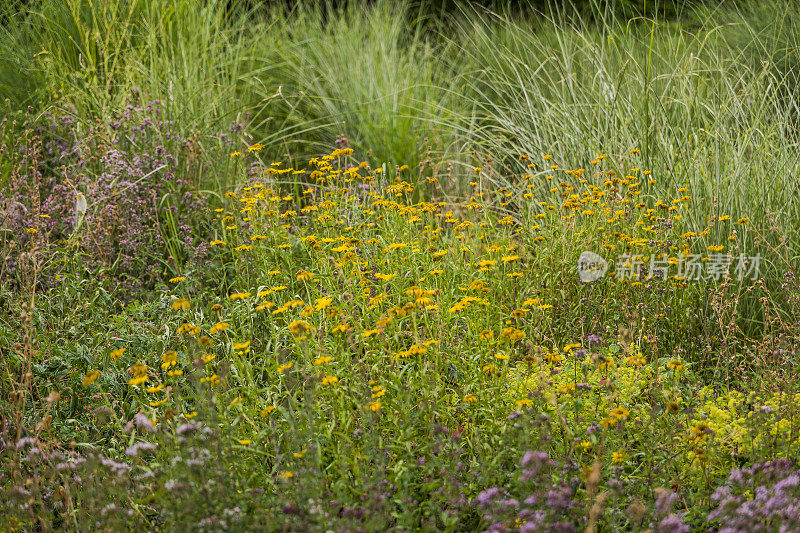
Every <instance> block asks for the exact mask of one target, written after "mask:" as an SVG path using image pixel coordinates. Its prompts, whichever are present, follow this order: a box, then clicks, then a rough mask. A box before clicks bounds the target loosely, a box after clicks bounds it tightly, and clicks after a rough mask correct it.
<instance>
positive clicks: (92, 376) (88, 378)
mask: <svg viewBox="0 0 800 533" xmlns="http://www.w3.org/2000/svg"><path fill="white" fill-rule="evenodd" d="M99 377H100V371H99V370H89V371H88V372H86V375H85V376H84V377H83V381H81V385H83V386H84V387H88V386H89V385H91V384H92V383H94V382H95V381H97V378H99Z"/></svg>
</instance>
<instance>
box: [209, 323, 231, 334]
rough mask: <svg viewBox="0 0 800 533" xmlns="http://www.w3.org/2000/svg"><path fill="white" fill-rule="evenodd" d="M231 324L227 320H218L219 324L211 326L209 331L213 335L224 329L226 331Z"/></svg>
mask: <svg viewBox="0 0 800 533" xmlns="http://www.w3.org/2000/svg"><path fill="white" fill-rule="evenodd" d="M229 326H230V324H228V323H227V322H218V323H217V324H214V325H213V326H211V329H209V330H208V332H209V333H211V334H212V335H213V334H215V333H220V332H222V331H225V330H226V329H228V327H229Z"/></svg>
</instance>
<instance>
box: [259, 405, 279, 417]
mask: <svg viewBox="0 0 800 533" xmlns="http://www.w3.org/2000/svg"><path fill="white" fill-rule="evenodd" d="M274 410H275V406H274V405H268V406H267V407H265V408H264V409H262V410H261V412H260V413H259V416H260V417H261V418H266V417H267V416H269V414H270V413H272V411H274Z"/></svg>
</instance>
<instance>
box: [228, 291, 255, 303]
mask: <svg viewBox="0 0 800 533" xmlns="http://www.w3.org/2000/svg"><path fill="white" fill-rule="evenodd" d="M252 295H253V293H252V292H235V293H233V294H231V295H230V299H231V301H236V300H244V299H245V298H250V297H251V296H252Z"/></svg>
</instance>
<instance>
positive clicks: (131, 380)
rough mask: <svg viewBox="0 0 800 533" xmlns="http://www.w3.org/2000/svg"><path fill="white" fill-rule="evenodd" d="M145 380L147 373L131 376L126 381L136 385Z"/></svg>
mask: <svg viewBox="0 0 800 533" xmlns="http://www.w3.org/2000/svg"><path fill="white" fill-rule="evenodd" d="M145 381H147V375H146V374H145V375H144V376H139V377H136V378H131V379H129V380H128V383H129V384H130V385H137V386H138V385H141V384H142V383H144V382H145Z"/></svg>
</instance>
